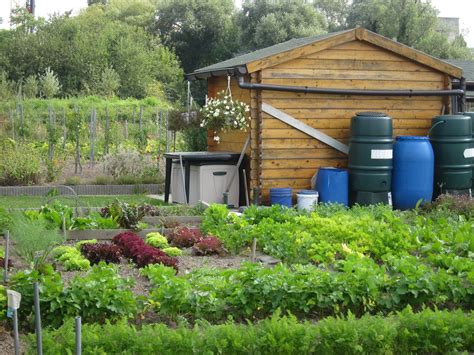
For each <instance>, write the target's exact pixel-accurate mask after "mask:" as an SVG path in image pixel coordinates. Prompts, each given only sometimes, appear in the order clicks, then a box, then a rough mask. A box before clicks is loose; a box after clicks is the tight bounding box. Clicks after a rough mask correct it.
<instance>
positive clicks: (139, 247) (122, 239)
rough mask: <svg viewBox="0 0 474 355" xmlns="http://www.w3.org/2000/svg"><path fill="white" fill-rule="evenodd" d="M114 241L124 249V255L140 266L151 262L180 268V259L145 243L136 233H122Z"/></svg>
mask: <svg viewBox="0 0 474 355" xmlns="http://www.w3.org/2000/svg"><path fill="white" fill-rule="evenodd" d="M112 241H113V243H115V244H116V245H118V246H119V247H120V248H121V249H122V253H123V255H124V256H125V257H127V258H129V259H132V260H133V262H134V263H135V264H136V265H137V267H139V268H141V267H144V266H147V265H149V264H163V265H166V266H171V267H173V268H175V269H176V270H178V261H177V260H176V259H175V258H172V257H169V256H167V255H166V254H165V253H164V252H162V251H161V250H159V249H157V248H153V247H152V246H150V245H147V244H145V242H144V241H143V240H142V239H141V238H140V237H139V236H138V235H136V234H135V233H132V232H124V233H120V234H118V235H116V236H115V237H114V238H113V239H112Z"/></svg>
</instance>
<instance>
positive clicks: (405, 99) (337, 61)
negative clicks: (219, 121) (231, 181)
mask: <svg viewBox="0 0 474 355" xmlns="http://www.w3.org/2000/svg"><path fill="white" fill-rule="evenodd" d="M229 76H230V77H231V90H232V95H233V97H234V98H235V99H239V100H242V101H245V102H247V103H248V104H249V105H250V107H251V127H250V136H251V141H250V146H249V148H248V149H247V154H248V156H249V158H250V160H249V161H250V164H249V165H250V166H249V167H248V168H247V170H250V181H249V185H250V186H249V187H250V190H252V188H254V187H259V188H260V191H261V193H262V195H263V199H264V200H267V198H268V193H269V189H270V188H272V187H292V188H294V191H297V190H299V189H308V188H310V181H311V177H312V176H313V175H314V174H315V173H316V172H317V170H318V168H320V167H326V166H333V167H345V166H347V154H346V153H347V151H345V149H347V144H348V140H349V135H350V132H349V130H350V121H351V117H352V116H354V115H355V114H356V113H357V112H361V111H378V112H384V113H386V114H387V115H389V116H390V117H392V118H393V124H394V135H426V134H427V132H428V129H429V127H430V120H431V118H432V117H433V116H435V115H438V114H441V113H448V112H450V110H451V107H452V106H455V102H461V101H462V100H461V99H459V100H458V101H456V100H451V99H452V98H453V97H454V98H455V99H456V98H457V97H460V96H462V95H461V94H460V90H453V89H452V81H453V80H457V81H458V82H459V81H460V80H461V79H462V70H461V69H460V68H458V67H456V66H454V65H451V64H449V63H447V62H444V61H442V60H439V59H437V58H434V57H432V56H429V55H427V54H425V53H422V52H420V51H417V50H415V49H413V48H410V47H407V46H405V45H402V44H400V43H397V42H395V41H393V40H391V39H388V38H385V37H383V36H380V35H378V34H376V33H373V32H371V31H368V30H366V29H363V28H357V29H352V30H347V31H342V32H337V33H330V34H326V35H322V36H316V37H309V38H301V39H293V40H290V41H287V42H284V43H281V44H277V45H274V46H272V47H268V48H264V49H261V50H257V51H255V52H252V53H248V54H245V55H242V56H239V57H235V58H233V59H230V60H227V61H224V62H221V63H217V64H214V65H211V66H208V67H205V68H202V69H198V70H196V71H195V72H193V73H191V74H188V75H187V79H188V80H196V79H205V80H207V83H208V95H209V97H213V96H215V95H216V94H217V93H218V92H219V91H221V90H225V89H226V88H227V84H228V77H229ZM219 136H220V142H219V143H216V142H214V140H213V137H212V132H210V136H209V139H208V150H209V151H234V152H239V151H241V150H242V148H243V146H244V143H245V141H246V139H247V136H248V132H247V133H246V132H240V131H239V132H227V133H223V134H220V135H219ZM344 147H346V148H344Z"/></svg>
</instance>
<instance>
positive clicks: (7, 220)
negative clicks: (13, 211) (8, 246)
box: [0, 208, 13, 233]
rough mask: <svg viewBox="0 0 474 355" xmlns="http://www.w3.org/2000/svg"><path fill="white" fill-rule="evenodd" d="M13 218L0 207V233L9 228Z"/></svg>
mask: <svg viewBox="0 0 474 355" xmlns="http://www.w3.org/2000/svg"><path fill="white" fill-rule="evenodd" d="M12 223H13V218H12V217H11V215H10V213H8V211H7V210H6V209H4V208H0V233H2V232H3V231H6V230H9V229H10V228H11V226H12Z"/></svg>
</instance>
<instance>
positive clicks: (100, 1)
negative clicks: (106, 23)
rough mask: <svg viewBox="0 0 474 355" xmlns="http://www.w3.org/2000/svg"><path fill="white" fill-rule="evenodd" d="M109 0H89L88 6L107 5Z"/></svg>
mask: <svg viewBox="0 0 474 355" xmlns="http://www.w3.org/2000/svg"><path fill="white" fill-rule="evenodd" d="M107 3H108V1H107V0H87V6H92V5H107Z"/></svg>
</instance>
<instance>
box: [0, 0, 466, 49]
mask: <svg viewBox="0 0 474 355" xmlns="http://www.w3.org/2000/svg"><path fill="white" fill-rule="evenodd" d="M17 2H19V3H21V4H23V3H25V1H24V0H22V1H19V0H0V17H2V18H3V24H0V28H8V18H9V12H10V6H11V4H15V3H17ZM241 2H242V0H235V3H236V5H237V6H240V4H241ZM431 3H432V4H433V5H434V6H435V7H436V8H437V9H438V10H439V12H440V14H439V15H440V16H442V17H459V18H460V21H461V31H462V33H463V34H464V37H465V39H466V41H467V44H468V46H469V47H471V48H474V21H473V20H472V17H473V15H474V0H431ZM84 7H87V0H36V14H37V15H38V16H42V17H47V16H48V15H49V14H52V13H55V12H59V13H63V12H65V11H69V10H73V13H74V14H76V13H78V12H79V11H80V9H81V8H84Z"/></svg>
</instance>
